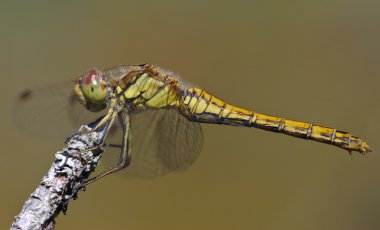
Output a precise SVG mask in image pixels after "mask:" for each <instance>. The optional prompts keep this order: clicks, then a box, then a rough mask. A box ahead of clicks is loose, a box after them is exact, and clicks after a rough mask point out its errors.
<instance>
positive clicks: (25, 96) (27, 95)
mask: <svg viewBox="0 0 380 230" xmlns="http://www.w3.org/2000/svg"><path fill="white" fill-rule="evenodd" d="M32 96H33V93H32V91H31V90H30V89H26V90H24V91H22V92H21V93H20V94H19V96H18V100H19V101H20V102H25V101H27V100H29V99H30V98H31V97H32Z"/></svg>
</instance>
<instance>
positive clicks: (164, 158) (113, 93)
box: [16, 63, 371, 180]
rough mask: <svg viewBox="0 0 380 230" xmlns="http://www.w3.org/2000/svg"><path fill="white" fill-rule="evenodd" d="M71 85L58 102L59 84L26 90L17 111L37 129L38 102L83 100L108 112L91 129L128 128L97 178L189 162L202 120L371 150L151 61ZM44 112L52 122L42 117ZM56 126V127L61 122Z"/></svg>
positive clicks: (148, 173) (153, 172)
mask: <svg viewBox="0 0 380 230" xmlns="http://www.w3.org/2000/svg"><path fill="white" fill-rule="evenodd" d="M67 88H69V93H68V94H67V95H66V97H64V99H63V100H62V101H61V102H58V101H54V100H55V99H54V98H55V97H57V94H58V95H59V93H57V90H56V89H55V88H54V87H42V88H36V89H27V90H24V91H23V92H22V93H21V94H20V95H19V97H18V102H17V106H16V113H18V114H19V115H18V116H19V117H20V119H21V120H23V121H24V122H25V123H27V124H24V125H26V126H28V127H31V129H34V130H36V128H33V125H32V124H31V122H30V121H28V119H25V114H28V113H29V110H30V109H35V108H34V107H35V104H37V103H39V104H43V102H44V101H48V102H51V101H52V100H51V99H54V100H53V101H54V103H52V104H50V105H49V107H48V108H45V109H44V110H43V109H39V112H41V114H45V113H46V112H45V111H47V110H48V111H54V109H53V108H54V107H55V106H57V105H61V106H66V104H67V105H70V108H71V107H77V105H79V106H82V107H84V108H85V111H88V112H89V113H90V114H92V115H93V114H95V115H96V116H99V114H102V116H100V118H99V119H98V121H99V122H98V123H97V125H96V126H95V127H93V128H92V130H90V131H89V132H91V131H96V130H98V129H100V128H104V127H106V128H107V131H106V132H105V135H107V134H108V133H110V132H111V130H112V127H116V129H117V130H121V132H122V133H121V135H119V136H120V138H121V139H120V140H119V143H121V145H119V147H120V148H121V151H120V159H119V160H118V162H117V164H116V166H114V167H113V168H111V169H109V170H107V171H105V172H103V173H101V174H100V175H98V176H96V177H94V179H95V180H96V179H99V178H101V177H103V176H105V175H108V174H111V173H114V172H117V171H119V170H121V169H124V168H126V167H128V169H129V171H130V172H132V174H133V175H135V176H141V177H155V176H159V175H163V174H165V173H168V172H173V171H181V170H184V169H186V168H187V167H189V166H190V165H191V164H192V163H193V162H194V161H195V160H196V159H197V157H198V155H199V153H200V151H201V149H202V145H203V132H202V128H201V126H200V124H201V123H210V124H222V125H232V126H240V127H252V128H259V129H262V130H266V131H271V132H275V133H283V134H287V135H290V136H293V137H297V138H302V139H306V140H313V141H317V142H321V143H325V144H329V145H332V146H336V147H339V148H342V149H345V150H347V151H348V152H349V153H350V154H351V152H353V151H356V152H359V153H362V154H365V153H367V152H370V151H371V148H370V146H369V145H368V144H367V142H366V141H364V140H362V139H361V138H359V137H357V136H354V135H352V134H351V133H349V132H345V131H339V130H337V129H335V128H329V127H324V126H319V125H314V124H311V123H308V122H302V121H296V120H289V119H285V118H282V117H277V116H271V115H265V114H261V113H258V112H255V111H251V110H248V109H243V108H240V107H237V106H234V105H232V104H229V103H227V102H226V101H224V100H221V99H219V98H218V97H216V96H214V95H213V94H211V93H209V92H207V91H206V90H203V89H201V88H197V87H193V86H192V85H190V84H188V83H184V82H182V81H181V80H179V78H178V77H177V76H176V75H175V74H173V73H172V72H170V71H167V70H164V69H163V68H160V67H158V66H155V65H151V64H147V63H145V64H137V65H125V66H118V67H114V68H110V69H105V70H100V69H97V68H92V69H90V70H89V71H87V72H86V73H84V74H81V75H80V76H79V77H78V79H77V80H75V81H74V84H73V87H71V88H70V87H65V90H66V89H67ZM70 91H71V92H70ZM78 102H79V103H78ZM74 105H75V106H74ZM76 109H78V108H76ZM68 110H70V111H71V110H72V109H68ZM59 114H60V113H56V114H55V115H54V116H53V119H52V120H53V121H54V123H55V124H57V123H58V124H59V123H60V119H58V118H57V117H58V115H59ZM70 117H71V119H72V120H75V119H77V121H78V120H79V121H80V119H78V117H79V116H78V113H76V114H75V113H74V114H72V113H70ZM23 118H24V119H23ZM39 118H40V120H42V121H43V122H45V121H46V119H45V118H44V117H43V116H42V117H39ZM54 118H55V119H54ZM51 130H52V131H54V132H57V130H56V129H55V128H52V129H51ZM106 139H107V137H106V136H105V137H104V138H103V139H102V141H101V143H98V147H102V146H105V145H106ZM126 171H127V170H126Z"/></svg>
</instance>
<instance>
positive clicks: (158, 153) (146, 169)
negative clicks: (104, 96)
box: [124, 109, 203, 178]
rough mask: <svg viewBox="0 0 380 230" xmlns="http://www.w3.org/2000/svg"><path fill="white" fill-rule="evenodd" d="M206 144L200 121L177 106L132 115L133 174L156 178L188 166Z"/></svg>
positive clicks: (128, 171)
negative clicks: (176, 108) (193, 120)
mask: <svg viewBox="0 0 380 230" xmlns="http://www.w3.org/2000/svg"><path fill="white" fill-rule="evenodd" d="M202 146H203V132H202V128H201V126H200V124H199V123H195V122H191V121H189V120H188V119H187V118H185V117H184V116H182V115H181V114H180V113H179V112H178V111H177V110H175V109H159V110H150V111H144V112H139V113H136V114H132V115H131V154H132V161H131V165H130V166H129V167H128V168H126V169H125V170H124V171H125V173H126V174H127V175H129V176H134V177H143V178H152V177H157V176H160V175H163V174H166V173H169V172H173V171H182V170H184V169H186V168H188V167H189V166H190V165H191V164H193V163H194V161H195V160H196V159H197V158H198V155H199V153H200V152H201V149H202Z"/></svg>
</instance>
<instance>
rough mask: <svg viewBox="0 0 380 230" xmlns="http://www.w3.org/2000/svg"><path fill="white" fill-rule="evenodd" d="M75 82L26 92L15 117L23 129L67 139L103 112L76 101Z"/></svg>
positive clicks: (16, 106) (20, 96) (15, 103)
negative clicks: (91, 109) (89, 109)
mask: <svg viewBox="0 0 380 230" xmlns="http://www.w3.org/2000/svg"><path fill="white" fill-rule="evenodd" d="M73 85H74V82H63V83H57V84H52V85H47V86H43V87H36V88H30V89H25V90H24V91H22V92H21V93H20V94H19V96H18V97H17V99H16V101H15V102H14V108H13V118H14V121H15V123H16V125H17V126H18V128H19V129H20V130H23V131H26V132H27V133H29V134H32V135H37V136H40V137H44V138H46V137H49V138H50V137H53V138H65V137H67V136H69V135H71V134H73V133H74V132H75V131H76V130H77V129H78V128H79V127H80V125H83V124H87V123H90V122H92V121H95V120H96V118H98V117H100V116H101V115H102V114H101V113H92V112H89V111H87V110H86V109H85V108H84V106H83V105H81V104H80V103H79V102H77V100H76V99H75V98H74V95H73V93H72V92H73Z"/></svg>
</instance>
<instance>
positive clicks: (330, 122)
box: [0, 0, 380, 230]
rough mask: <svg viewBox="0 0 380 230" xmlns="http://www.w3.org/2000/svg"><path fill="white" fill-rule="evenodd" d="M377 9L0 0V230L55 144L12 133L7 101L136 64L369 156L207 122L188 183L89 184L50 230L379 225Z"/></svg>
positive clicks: (170, 178)
mask: <svg viewBox="0 0 380 230" xmlns="http://www.w3.org/2000/svg"><path fill="white" fill-rule="evenodd" d="M379 10H380V2H379V1H377V0H364V1H363V0H361V1H359V0H357V1H354V0H350V1H347V0H340V1H339V0H338V1H305V0H302V1H301V0H298V1H296V0H292V1H274V0H260V1H209V2H206V1H134V2H129V1H33V2H32V1H7V0H1V2H0V30H1V31H0V79H1V90H0V93H1V97H0V98H1V115H0V116H1V120H0V121H1V132H0V143H1V151H0V152H1V160H0V184H1V190H0V191H1V192H0V228H1V229H7V228H9V226H10V225H11V223H12V220H13V217H14V216H15V215H16V214H17V213H18V212H19V211H20V210H21V207H22V205H23V203H24V201H25V200H26V199H27V197H28V196H29V195H30V193H31V192H32V191H33V190H34V189H35V187H36V186H37V185H38V182H39V181H40V180H41V177H42V176H43V175H44V174H45V173H46V172H47V169H48V168H49V167H50V164H51V162H52V161H53V160H54V153H55V152H56V151H58V150H60V149H61V148H62V147H63V146H64V145H63V143H62V141H63V140H58V141H51V140H46V141H45V140H44V139H39V138H36V137H31V136H26V135H24V134H23V133H22V132H20V131H19V130H17V129H16V128H15V126H14V124H13V122H12V112H11V111H12V104H13V101H14V98H15V97H16V95H17V93H18V92H19V91H20V90H21V89H23V88H25V87H30V86H37V85H44V84H49V83H52V82H56V81H61V80H64V79H67V80H69V79H73V78H74V77H75V76H77V74H78V73H81V72H84V71H86V70H87V69H88V68H89V67H93V66H97V67H100V68H105V67H111V66H115V65H118V64H135V63H142V62H149V63H152V64H157V65H160V66H162V67H164V68H167V69H170V70H172V71H174V72H177V73H179V74H180V75H181V76H182V79H185V80H187V81H189V82H192V83H194V84H196V85H198V86H200V87H202V88H205V89H207V90H209V91H210V92H212V93H214V94H215V95H217V96H219V97H220V98H222V99H226V100H227V101H229V102H231V103H233V104H236V105H239V106H243V107H245V108H249V109H253V110H255V111H258V112H261V113H266V114H273V115H278V116H283V117H286V118H291V119H297V120H302V121H309V122H313V123H315V124H320V125H327V126H330V127H336V128H338V129H342V130H347V131H352V132H353V133H354V134H356V135H358V136H361V137H363V138H365V139H366V140H367V141H368V142H369V144H370V145H371V146H372V147H373V149H374V150H375V151H374V152H373V153H370V154H368V155H366V156H362V155H359V154H356V153H355V154H354V155H352V156H349V154H348V153H347V152H346V151H344V150H341V149H339V148H335V147H332V146H328V145H324V144H319V143H314V142H311V141H304V140H300V139H296V138H292V137H289V136H285V135H279V134H275V133H270V132H264V131H260V130H255V129H247V128H238V127H226V126H218V125H204V126H203V128H204V134H205V144H204V148H203V151H202V154H201V156H200V157H199V159H198V160H197V161H196V162H195V164H194V165H193V166H192V167H191V168H189V169H188V170H187V171H185V172H183V173H178V174H170V175H167V176H164V177H161V178H158V179H154V180H139V179H126V178H124V177H122V176H118V175H113V176H110V177H107V178H105V179H103V180H101V181H98V182H97V183H95V184H93V185H91V186H89V187H88V190H87V191H86V192H81V193H80V194H79V199H78V200H76V201H73V202H71V203H70V206H69V210H68V214H67V215H66V216H64V215H60V216H59V217H58V218H57V229H308V230H310V229H380V218H379V215H380V180H379V178H380V156H379V154H378V152H377V151H376V150H377V149H379V148H380V147H379V145H378V139H379V134H378V132H379V128H380V126H379V123H378V119H379V114H380V108H379V101H378V100H379V95H380V93H379V89H380V87H379V83H380V75H379V60H380V59H379V53H380V42H379V41H380V14H379ZM25 116H28V114H25ZM57 122H59V121H57ZM41 129H43V127H41Z"/></svg>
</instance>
